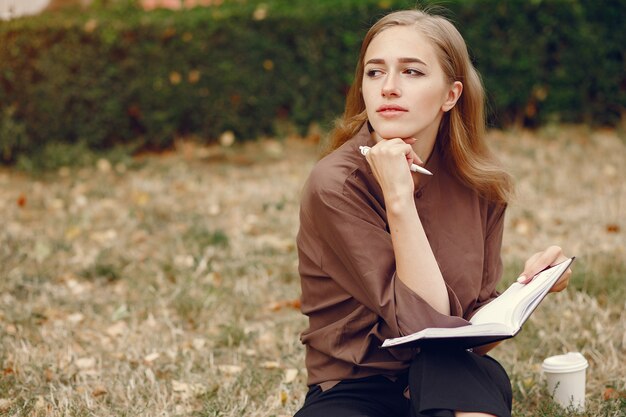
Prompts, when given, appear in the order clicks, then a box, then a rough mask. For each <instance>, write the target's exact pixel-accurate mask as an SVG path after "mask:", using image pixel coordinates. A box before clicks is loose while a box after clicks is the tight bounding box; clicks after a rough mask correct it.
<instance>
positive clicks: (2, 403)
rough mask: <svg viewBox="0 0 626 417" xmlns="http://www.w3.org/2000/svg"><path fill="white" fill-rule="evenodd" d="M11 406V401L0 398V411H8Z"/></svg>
mask: <svg viewBox="0 0 626 417" xmlns="http://www.w3.org/2000/svg"><path fill="white" fill-rule="evenodd" d="M12 405H13V400H9V399H8V398H0V411H2V412H5V411H9V408H11V406H12Z"/></svg>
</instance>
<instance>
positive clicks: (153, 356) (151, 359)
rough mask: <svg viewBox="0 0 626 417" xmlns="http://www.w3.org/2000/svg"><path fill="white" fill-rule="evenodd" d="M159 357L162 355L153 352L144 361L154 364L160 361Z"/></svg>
mask: <svg viewBox="0 0 626 417" xmlns="http://www.w3.org/2000/svg"><path fill="white" fill-rule="evenodd" d="M159 356H161V354H160V353H159V352H152V353H151V354H149V355H146V356H145V357H144V358H143V360H144V362H146V363H152V362H154V361H156V360H157V359H159Z"/></svg>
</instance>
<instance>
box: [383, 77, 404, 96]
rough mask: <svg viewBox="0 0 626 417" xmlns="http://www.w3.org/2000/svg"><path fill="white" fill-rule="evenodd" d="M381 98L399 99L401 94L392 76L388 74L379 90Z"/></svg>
mask: <svg viewBox="0 0 626 417" xmlns="http://www.w3.org/2000/svg"><path fill="white" fill-rule="evenodd" d="M381 94H382V96H383V97H400V95H401V94H402V93H401V91H400V88H399V86H398V82H397V80H396V77H394V74H391V73H390V74H388V75H387V77H386V78H385V82H384V83H383V87H382V90H381Z"/></svg>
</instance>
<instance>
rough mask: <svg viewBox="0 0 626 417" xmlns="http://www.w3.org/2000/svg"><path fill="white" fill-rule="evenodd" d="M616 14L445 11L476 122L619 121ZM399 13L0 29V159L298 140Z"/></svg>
mask: <svg viewBox="0 0 626 417" xmlns="http://www.w3.org/2000/svg"><path fill="white" fill-rule="evenodd" d="M624 3H625V2H624V1H620V0H607V1H605V2H593V1H591V0H550V1H548V0H546V1H540V0H537V1H514V2H500V1H497V0H484V1H480V2H464V1H460V0H457V1H453V2H449V3H448V4H446V6H447V7H449V9H450V10H451V15H452V17H453V20H455V21H456V22H458V24H459V28H460V30H461V32H462V33H463V34H464V36H465V38H466V40H467V43H468V45H469V46H470V49H471V52H472V55H473V57H474V59H475V61H476V64H477V66H478V68H479V70H480V71H481V72H482V73H483V75H484V81H485V84H486V88H487V91H488V95H489V98H490V107H491V109H492V110H493V111H492V112H491V123H492V124H493V125H497V126H505V125H508V124H512V123H518V124H520V123H524V124H527V125H538V124H542V123H545V122H550V121H563V122H592V123H595V124H603V125H615V124H616V123H618V121H619V119H620V117H622V115H623V114H625V113H626V112H625V111H624V109H625V108H626V76H625V75H624V74H625V73H626V71H624V51H623V45H624V44H626V39H625V38H626V36H625V35H624V31H622V30H621V22H622V21H623V18H624V17H625V16H626V13H625V10H626V6H625V4H624ZM414 4H415V2H414V1H402V0H378V1H375V0H343V1H331V0H318V1H316V2H308V1H305V0H294V1H287V0H274V1H271V2H266V3H262V2H259V1H243V0H240V1H235V0H231V1H230V2H228V1H227V2H225V4H224V5H222V6H220V7H211V8H196V9H192V10H184V11H176V12H173V11H164V10H159V11H153V12H144V11H141V10H138V9H135V8H132V7H128V6H127V5H126V6H125V7H124V8H122V9H118V10H103V9H101V8H100V9H99V8H93V9H90V10H88V11H87V12H77V11H65V12H59V13H51V14H46V15H42V16H36V17H30V18H23V19H18V20H14V21H10V22H8V23H3V24H2V25H1V26H0V117H1V119H2V122H3V126H2V127H1V128H0V149H1V150H2V154H1V156H0V158H1V159H2V160H3V161H5V162H12V161H15V160H16V158H17V156H18V155H19V154H20V153H23V152H26V153H32V152H37V151H38V150H40V149H41V147H42V146H43V144H44V143H46V142H50V141H52V142H54V143H67V144H73V143H83V144H86V145H87V146H88V147H89V148H91V149H96V150H97V149H104V148H109V147H111V146H113V145H115V144H119V143H126V142H128V141H131V140H132V141H134V142H135V143H136V142H137V141H138V142H139V144H140V145H141V146H143V147H147V148H152V149H160V148H165V147H168V146H170V145H171V144H172V143H173V139H174V137H175V136H176V135H182V134H195V135H197V136H199V137H201V138H203V139H205V140H207V141H210V140H214V139H215V138H217V137H218V136H219V135H220V133H222V132H224V131H226V130H231V131H233V132H235V134H236V135H237V137H239V138H242V139H252V138H256V137H258V136H260V135H271V134H275V133H277V129H279V128H280V127H281V126H284V125H285V123H289V124H293V125H294V126H295V127H297V128H298V129H300V131H301V132H303V131H305V130H306V129H307V127H308V126H309V125H310V124H311V123H312V122H321V123H323V124H326V125H327V126H328V124H329V123H330V122H331V121H332V119H333V118H334V117H336V116H337V115H338V114H340V113H341V111H342V110H343V102H344V94H345V92H346V91H347V88H348V87H349V85H350V82H351V80H352V77H353V71H354V66H355V60H356V57H357V55H358V47H359V44H360V41H361V39H362V36H363V35H364V33H365V31H366V30H367V28H368V27H369V26H370V25H371V23H373V21H375V20H376V18H378V17H380V16H381V15H382V14H383V13H385V12H386V11H388V10H390V9H398V8H406V7H411V6H413V5H414ZM486 10H488V11H489V13H486V12H485V11H486ZM5 125H6V126H8V127H6V126H5ZM14 130H15V131H16V132H17V133H15V134H12V133H11V132H12V131H14Z"/></svg>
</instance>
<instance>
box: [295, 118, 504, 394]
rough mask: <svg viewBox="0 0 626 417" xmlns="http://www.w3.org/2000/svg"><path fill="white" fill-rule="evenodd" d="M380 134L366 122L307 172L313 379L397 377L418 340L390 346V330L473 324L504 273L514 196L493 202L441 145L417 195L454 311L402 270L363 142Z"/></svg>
mask: <svg viewBox="0 0 626 417" xmlns="http://www.w3.org/2000/svg"><path fill="white" fill-rule="evenodd" d="M374 144H375V142H374V141H373V139H372V138H371V137H370V135H369V132H368V130H367V128H366V127H365V126H364V127H363V128H362V129H361V130H360V132H359V133H358V134H357V135H356V136H355V137H354V138H352V139H350V140H349V141H348V142H346V143H345V144H344V145H342V146H341V147H340V148H338V149H337V150H335V151H334V152H332V153H331V154H330V155H328V156H326V157H325V158H323V159H322V160H320V161H319V162H318V163H317V164H316V165H315V167H314V168H313V170H312V172H311V174H310V176H309V179H308V180H307V182H306V184H305V186H304V189H303V193H302V202H301V207H300V230H299V232H298V237H297V245H298V256H299V272H300V276H301V284H302V312H303V313H304V314H306V315H307V316H308V317H309V328H308V329H306V330H305V331H304V332H303V333H302V335H301V341H302V343H304V344H305V345H306V366H307V369H308V383H309V385H314V384H320V385H321V387H322V389H328V388H330V387H332V386H333V385H335V384H336V383H337V382H339V381H341V380H344V379H353V378H361V377H366V376H371V375H386V376H389V377H392V378H393V376H394V375H396V374H398V373H400V372H403V371H405V370H406V369H407V367H408V365H409V362H410V359H411V357H412V355H413V354H414V351H413V350H412V349H406V348H395V349H380V345H381V343H382V341H383V340H384V339H386V338H390V337H398V336H403V335H406V334H410V333H413V332H416V331H419V330H421V329H424V328H426V327H457V326H461V325H465V324H467V322H466V319H468V318H469V317H470V316H471V315H472V314H473V313H474V312H475V311H476V310H477V309H478V308H479V307H481V306H482V305H484V304H486V303H487V302H489V301H491V300H492V299H493V298H494V297H495V296H496V295H497V293H496V290H495V286H496V283H497V282H498V280H499V279H500V277H501V274H502V262H501V259H500V247H501V244H502V232H503V224H504V211H505V207H504V205H499V204H495V203H490V202H488V201H486V200H484V199H482V198H480V197H479V196H478V195H477V194H476V193H475V192H474V191H472V190H471V189H469V188H468V187H467V186H465V185H463V184H462V183H461V182H460V181H459V180H457V179H456V178H455V177H454V176H453V175H451V173H450V172H449V171H448V169H447V168H446V166H445V164H444V162H443V160H442V158H441V155H440V152H439V151H438V148H437V147H435V150H434V151H433V154H432V155H431V157H430V159H429V160H428V162H427V164H426V168H428V169H429V170H430V171H431V172H432V173H433V174H434V175H433V176H432V177H429V176H422V177H421V178H420V185H419V188H418V189H417V190H416V192H415V204H416V206H417V210H418V213H419V215H420V219H421V221H422V224H423V226H424V230H425V231H426V235H427V237H428V240H429V242H430V246H431V247H432V250H433V252H434V254H435V257H436V259H437V262H438V264H439V267H440V269H441V272H442V274H443V277H444V280H445V282H446V285H447V288H448V295H449V299H450V309H451V315H450V316H446V315H443V314H440V313H438V312H437V311H436V310H434V309H433V308H432V307H431V306H430V305H429V304H428V303H426V302H425V301H424V300H423V299H421V298H420V297H419V296H418V295H417V294H415V293H414V292H413V291H412V290H411V289H409V288H408V287H407V286H406V285H405V284H404V283H403V282H402V281H401V280H400V279H398V277H397V276H396V275H395V258H394V254H393V247H392V243H391V235H390V233H389V227H388V224H387V215H386V213H385V202H384V201H383V194H382V190H381V188H380V187H379V185H378V183H377V181H376V179H375V178H374V176H373V174H372V171H371V170H370V167H369V164H368V163H367V161H366V160H365V157H364V156H363V155H361V153H360V152H359V146H360V145H368V146H373V145H374Z"/></svg>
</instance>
